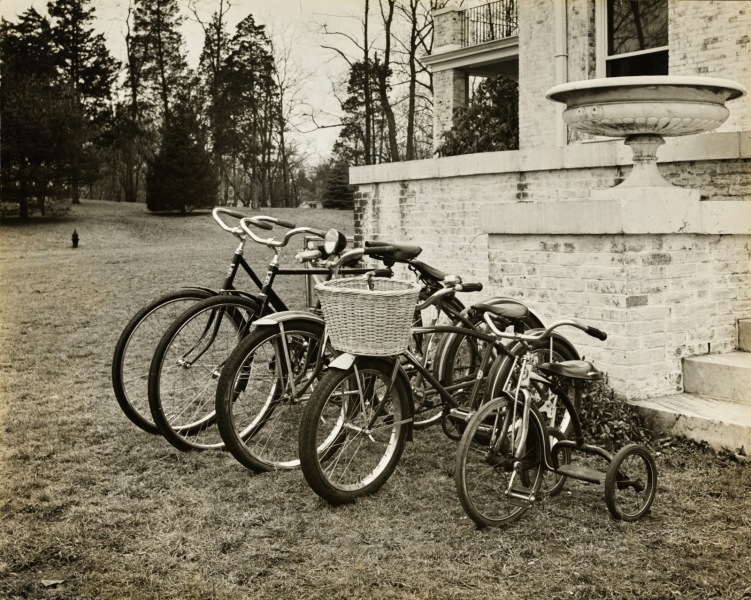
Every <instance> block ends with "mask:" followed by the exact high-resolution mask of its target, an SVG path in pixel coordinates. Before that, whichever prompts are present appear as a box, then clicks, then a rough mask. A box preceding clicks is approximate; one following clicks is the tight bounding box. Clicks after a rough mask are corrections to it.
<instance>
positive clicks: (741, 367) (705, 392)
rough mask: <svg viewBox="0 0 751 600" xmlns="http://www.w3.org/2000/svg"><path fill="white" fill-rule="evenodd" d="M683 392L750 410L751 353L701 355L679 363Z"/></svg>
mask: <svg viewBox="0 0 751 600" xmlns="http://www.w3.org/2000/svg"><path fill="white" fill-rule="evenodd" d="M683 389H684V391H685V392H688V393H689V394H698V395H699V396H709V397H711V398H724V399H726V400H732V401H734V402H742V403H747V404H748V405H749V406H751V353H750V352H728V353H727V354H704V355H702V356H691V357H688V358H684V359H683Z"/></svg>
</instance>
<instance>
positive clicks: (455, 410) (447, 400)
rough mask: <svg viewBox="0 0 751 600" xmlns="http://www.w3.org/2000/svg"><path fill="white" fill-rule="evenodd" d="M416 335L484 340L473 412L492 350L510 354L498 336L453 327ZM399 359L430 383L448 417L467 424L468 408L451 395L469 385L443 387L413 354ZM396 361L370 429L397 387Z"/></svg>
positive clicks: (421, 329)
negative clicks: (402, 359)
mask: <svg viewBox="0 0 751 600" xmlns="http://www.w3.org/2000/svg"><path fill="white" fill-rule="evenodd" d="M412 332H413V333H426V334H435V333H458V334H461V335H467V336H470V337H473V338H476V339H479V340H482V341H484V342H487V343H486V347H485V351H484V353H483V356H482V362H481V363H480V370H479V371H478V373H477V376H476V377H475V378H474V380H473V383H472V393H471V395H470V402H469V407H470V409H474V408H476V407H475V400H476V398H477V395H478V393H479V390H480V386H481V385H482V382H483V373H484V371H485V369H486V368H487V366H488V363H489V362H490V356H491V354H492V352H493V349H497V350H501V351H502V352H505V353H506V354H510V353H509V351H508V350H507V349H506V347H505V346H504V345H503V344H501V343H500V342H499V341H498V339H497V338H496V336H494V335H489V334H486V333H483V332H481V331H477V330H476V329H467V328H463V327H456V326H451V325H436V326H432V327H415V328H413V329H412ZM399 356H400V357H403V358H404V359H405V360H406V361H407V363H408V364H410V365H412V366H413V367H414V368H415V369H416V370H417V372H418V373H419V374H420V376H422V377H424V378H425V379H426V380H427V381H428V383H430V385H431V386H432V387H433V390H434V391H435V392H436V393H438V395H439V396H440V397H441V400H442V401H443V403H444V405H445V406H446V407H447V408H444V410H445V411H446V413H447V414H454V415H455V416H457V417H459V418H461V419H463V420H465V421H466V420H468V416H469V415H470V414H471V413H467V412H466V411H465V407H462V406H461V405H460V404H459V403H458V402H457V401H456V400H455V399H454V397H453V395H452V392H455V391H457V390H459V389H463V388H465V387H467V382H466V381H462V382H459V383H455V384H452V385H450V386H448V387H444V386H443V385H442V384H441V382H440V381H438V379H436V377H435V376H434V375H433V374H432V373H431V372H430V371H428V369H427V368H426V367H425V366H424V365H423V364H422V363H421V362H420V360H419V359H418V358H417V357H415V355H414V354H412V353H411V352H410V351H409V350H406V351H405V352H403V353H402V354H400V355H399ZM394 358H395V359H396V360H395V361H394V370H393V372H392V375H391V380H390V382H389V386H388V388H387V389H386V391H385V393H384V394H383V398H382V399H381V401H380V402H379V403H378V406H377V407H376V410H375V411H374V413H373V415H372V416H371V419H370V422H369V423H368V427H372V425H373V424H374V423H375V421H376V419H377V418H378V415H379V414H380V411H381V410H382V407H383V406H385V403H386V401H387V400H388V398H389V396H390V394H391V390H392V388H393V386H394V384H395V383H396V379H397V375H398V372H399V368H400V367H401V363H400V362H399V360H398V357H394Z"/></svg>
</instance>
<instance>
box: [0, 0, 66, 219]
mask: <svg viewBox="0 0 751 600" xmlns="http://www.w3.org/2000/svg"><path fill="white" fill-rule="evenodd" d="M53 49H54V40H53V35H52V28H51V26H50V23H49V21H48V20H47V19H46V18H44V17H42V16H41V15H40V14H39V13H38V12H36V11H35V10H34V9H29V10H28V11H26V12H25V13H24V14H23V15H21V17H20V18H19V21H18V23H9V22H7V21H5V20H3V21H2V23H1V24H0V77H2V87H0V139H2V144H0V162H1V163H2V200H3V202H5V203H8V202H17V203H18V206H19V217H20V218H22V219H27V218H28V217H29V215H30V214H31V213H32V212H33V210H34V209H35V208H38V209H39V210H40V211H41V212H42V214H44V211H45V198H46V197H47V196H48V195H50V194H52V193H55V191H56V190H57V189H58V188H59V187H60V183H61V182H62V181H63V180H64V179H67V178H68V177H69V174H70V156H71V155H72V154H74V153H75V151H76V147H75V143H76V142H77V141H78V140H77V138H76V132H77V131H79V130H80V127H79V123H78V118H79V116H80V112H79V111H78V110H77V107H76V103H75V98H74V95H73V93H72V90H71V88H70V86H68V85H66V84H65V83H64V82H60V81H59V79H58V77H57V70H56V65H55V61H54V52H53ZM32 198H34V199H36V205H35V206H33V205H32V204H31V202H30V201H31V199H32Z"/></svg>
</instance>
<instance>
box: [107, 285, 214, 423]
mask: <svg viewBox="0 0 751 600" xmlns="http://www.w3.org/2000/svg"><path fill="white" fill-rule="evenodd" d="M213 295H215V294H214V293H213V292H211V291H209V290H202V289H198V288H195V289H184V290H177V291H174V292H171V293H169V294H165V295H164V296H161V297H159V298H157V299H156V300H154V301H153V302H150V303H149V304H147V305H146V306H144V307H143V308H141V309H140V310H139V311H138V312H137V313H136V314H135V315H133V317H132V318H131V320H130V321H129V322H128V324H127V325H126V326H125V328H124V329H123V331H122V333H121V334H120V338H119V339H118V340H117V344H115V352H114V354H113V356H112V389H113V391H114V392H115V399H116V400H117V403H118V405H119V406H120V409H121V410H122V411H123V414H125V416H126V417H127V418H128V419H129V420H130V421H131V423H133V424H134V425H136V426H137V427H139V428H140V429H142V430H143V431H146V432H147V433H151V434H159V433H160V431H159V428H158V427H157V426H156V423H154V419H153V418H152V416H151V410H150V408H149V396H148V378H149V366H150V364H151V359H152V357H153V356H154V351H155V350H156V347H157V346H158V345H159V340H160V339H161V337H162V335H164V333H165V332H166V331H167V329H168V328H169V326H170V325H171V324H172V322H173V321H174V320H175V319H176V318H177V317H178V316H179V315H180V314H182V313H183V312H184V311H185V309H186V308H188V306H190V305H191V304H195V303H196V302H200V301H201V300H205V299H206V298H209V297H210V296H213Z"/></svg>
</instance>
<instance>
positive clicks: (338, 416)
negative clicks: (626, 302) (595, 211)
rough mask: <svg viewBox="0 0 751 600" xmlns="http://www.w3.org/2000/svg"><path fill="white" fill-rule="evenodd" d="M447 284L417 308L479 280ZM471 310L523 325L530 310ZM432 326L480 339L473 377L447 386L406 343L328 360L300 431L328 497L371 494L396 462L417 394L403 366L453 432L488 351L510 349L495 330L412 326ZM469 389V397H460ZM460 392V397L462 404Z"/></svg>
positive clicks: (476, 398)
mask: <svg viewBox="0 0 751 600" xmlns="http://www.w3.org/2000/svg"><path fill="white" fill-rule="evenodd" d="M349 281H354V280H349ZM373 281H377V278H374V279H373ZM446 284H447V285H446V287H445V288H443V289H441V290H438V291H436V292H435V293H433V294H432V295H431V296H430V297H429V298H427V299H426V300H425V301H424V302H422V303H421V304H419V305H418V306H417V310H424V309H425V308H427V307H428V306H430V305H432V304H435V303H436V302H438V301H440V300H441V299H442V298H444V297H446V296H450V295H453V294H455V293H456V292H460V291H465V292H466V291H479V290H480V289H482V286H481V284H475V283H462V282H461V279H459V278H458V277H451V278H447V281H446ZM363 293H366V292H363ZM325 309H326V305H325V304H324V310H325ZM470 310H472V311H475V312H477V313H478V314H482V315H484V316H487V315H491V317H490V318H491V319H493V320H495V321H497V322H498V324H499V326H501V327H503V328H506V327H513V328H514V329H515V330H520V331H523V330H524V328H525V320H526V319H528V317H529V309H528V308H527V307H526V306H524V305H522V304H520V303H516V302H501V303H498V304H487V303H480V304H475V305H473V306H472V307H471V309H470ZM355 327H356V324H355V322H354V321H352V322H344V323H343V324H342V325H341V328H342V330H347V329H348V328H355ZM435 333H440V334H456V335H459V336H463V337H467V338H471V339H473V340H475V341H476V342H477V344H478V347H480V344H482V346H481V347H482V355H481V360H480V363H479V366H478V368H477V371H476V373H474V374H473V376H472V377H471V379H470V378H468V379H462V380H460V381H459V382H452V383H451V384H448V385H446V384H445V382H441V381H440V380H439V379H438V378H437V377H436V376H435V374H434V373H431V372H430V371H429V370H428V369H427V368H426V367H425V365H424V364H422V362H421V361H420V360H419V359H418V358H417V357H416V356H415V355H414V354H413V353H412V352H411V351H410V350H409V349H402V350H401V351H398V352H391V353H389V354H387V355H382V356H375V355H374V352H367V351H366V352H361V353H359V354H358V355H355V354H352V353H345V354H342V355H340V356H339V357H337V358H336V359H335V360H333V361H332V362H331V363H330V364H329V367H328V371H327V372H326V373H325V374H324V375H323V376H322V377H321V380H320V381H319V383H318V385H317V386H316V388H315V389H314V390H313V393H312V395H311V398H310V400H309V402H308V404H307V406H306V408H305V411H304V414H303V417H302V419H301V421H302V424H301V427H300V432H299V456H300V462H301V466H302V470H303V474H304V476H305V479H306V480H307V481H308V484H309V485H310V486H311V487H312V488H313V490H314V491H315V492H316V493H317V494H318V495H319V496H321V497H322V498H324V499H325V500H326V501H328V502H330V503H332V504H343V503H348V502H354V501H355V500H356V499H357V498H358V497H361V496H364V495H369V494H372V493H375V492H376V491H377V490H378V489H380V488H381V486H383V484H384V483H385V482H386V481H387V480H388V478H389V477H390V476H391V473H392V472H393V470H394V469H395V468H396V465H397V463H398V461H399V459H400V457H401V454H402V452H403V449H404V445H405V443H406V441H407V440H411V439H412V431H413V428H414V409H415V400H414V393H413V389H412V388H413V386H412V384H411V381H410V377H409V375H408V374H407V368H409V369H412V370H414V371H416V372H417V373H419V374H420V375H421V376H422V377H423V378H424V379H425V380H426V381H427V382H428V383H429V385H430V389H431V393H434V394H436V395H437V396H438V397H439V399H440V402H441V416H442V419H443V422H444V424H445V427H444V430H445V431H447V433H449V434H450V433H451V432H450V427H451V426H453V427H455V428H456V429H457V430H458V431H462V430H463V428H464V427H465V426H466V423H467V421H468V420H469V418H470V416H471V415H472V414H473V411H474V410H476V409H477V408H478V407H479V406H480V402H481V399H482V390H483V389H484V386H486V385H487V382H485V380H484V379H485V378H484V375H483V374H484V372H485V371H486V370H487V368H488V365H489V364H490V360H491V357H492V356H493V355H495V354H499V355H500V354H505V355H508V354H509V351H508V350H507V349H506V347H505V346H504V344H503V343H502V342H501V341H500V339H499V338H498V337H497V336H495V335H491V334H488V333H485V332H484V331H482V330H480V329H479V328H467V327H456V326H453V325H450V326H446V325H434V326H430V327H419V328H414V329H413V330H412V334H413V335H414V334H435ZM333 335H334V334H333V333H332V337H333ZM358 336H360V337H362V333H361V332H359V331H355V337H358ZM554 345H555V347H556V348H558V347H559V346H560V347H563V346H566V351H569V348H568V347H569V346H570V344H568V342H565V340H563V339H562V338H561V339H556V341H555V344H554ZM334 346H336V343H335V344H334ZM350 352H352V351H351V350H350ZM467 388H470V391H469V398H468V400H466V401H465V400H464V397H465V396H466V389H467ZM457 398H461V399H462V404H460V403H459V402H458V401H457ZM450 437H452V436H451V435H450Z"/></svg>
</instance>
